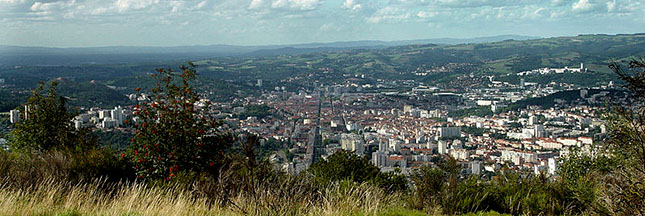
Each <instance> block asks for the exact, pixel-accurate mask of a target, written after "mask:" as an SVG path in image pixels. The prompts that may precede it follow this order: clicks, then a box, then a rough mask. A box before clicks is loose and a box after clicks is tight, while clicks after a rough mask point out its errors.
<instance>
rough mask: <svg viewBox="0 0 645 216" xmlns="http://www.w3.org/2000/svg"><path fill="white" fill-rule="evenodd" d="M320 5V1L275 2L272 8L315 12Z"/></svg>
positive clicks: (286, 0) (285, 0)
mask: <svg viewBox="0 0 645 216" xmlns="http://www.w3.org/2000/svg"><path fill="white" fill-rule="evenodd" d="M319 4H320V1H319V0H275V1H274V2H273V3H271V8H280V9H296V10H313V9H316V7H317V6H318V5H319Z"/></svg>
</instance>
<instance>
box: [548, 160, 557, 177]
mask: <svg viewBox="0 0 645 216" xmlns="http://www.w3.org/2000/svg"><path fill="white" fill-rule="evenodd" d="M547 164H548V166H549V174H551V175H555V172H556V171H558V163H556V161H555V158H549V159H548V160H547Z"/></svg>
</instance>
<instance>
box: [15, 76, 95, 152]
mask: <svg viewBox="0 0 645 216" xmlns="http://www.w3.org/2000/svg"><path fill="white" fill-rule="evenodd" d="M43 86H44V83H42V82H41V83H40V85H39V86H38V88H36V89H35V90H34V91H33V94H32V96H31V97H30V98H29V100H28V101H27V104H26V105H25V108H26V110H25V109H22V110H21V122H20V123H18V124H16V125H15V129H14V130H13V131H11V140H10V142H9V144H10V146H11V148H12V150H15V151H25V152H29V151H41V152H44V151H47V150H50V149H53V148H59V149H60V148H67V149H70V150H74V151H81V150H82V149H89V148H93V147H95V146H96V140H95V138H94V137H93V136H92V135H91V134H90V133H89V131H88V130H85V129H84V130H76V129H75V128H74V126H73V125H72V119H73V118H74V113H72V112H68V111H67V107H66V106H65V104H66V100H65V98H63V97H61V96H58V94H57V93H56V86H57V83H56V82H52V83H51V85H50V87H49V90H48V93H47V95H42V93H41V92H43Z"/></svg>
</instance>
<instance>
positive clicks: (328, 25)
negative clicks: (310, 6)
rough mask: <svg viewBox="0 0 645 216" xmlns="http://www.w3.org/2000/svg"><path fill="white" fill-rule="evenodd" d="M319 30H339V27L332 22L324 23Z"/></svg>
mask: <svg viewBox="0 0 645 216" xmlns="http://www.w3.org/2000/svg"><path fill="white" fill-rule="evenodd" d="M319 30H320V31H323V32H330V31H340V30H341V27H340V26H337V25H336V24H333V23H325V24H323V25H322V26H320V28H319Z"/></svg>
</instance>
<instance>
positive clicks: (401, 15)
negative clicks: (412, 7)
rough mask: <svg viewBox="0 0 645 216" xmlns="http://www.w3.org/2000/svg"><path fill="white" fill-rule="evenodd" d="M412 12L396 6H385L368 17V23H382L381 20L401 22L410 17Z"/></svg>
mask: <svg viewBox="0 0 645 216" xmlns="http://www.w3.org/2000/svg"><path fill="white" fill-rule="evenodd" d="M410 17H411V16H410V13H408V12H406V11H405V10H403V9H399V8H394V7H385V8H382V9H380V10H378V11H376V12H375V13H374V14H372V16H370V17H367V19H366V20H367V22H368V23H381V22H389V23H393V22H400V21H404V20H406V19H408V18H410Z"/></svg>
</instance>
